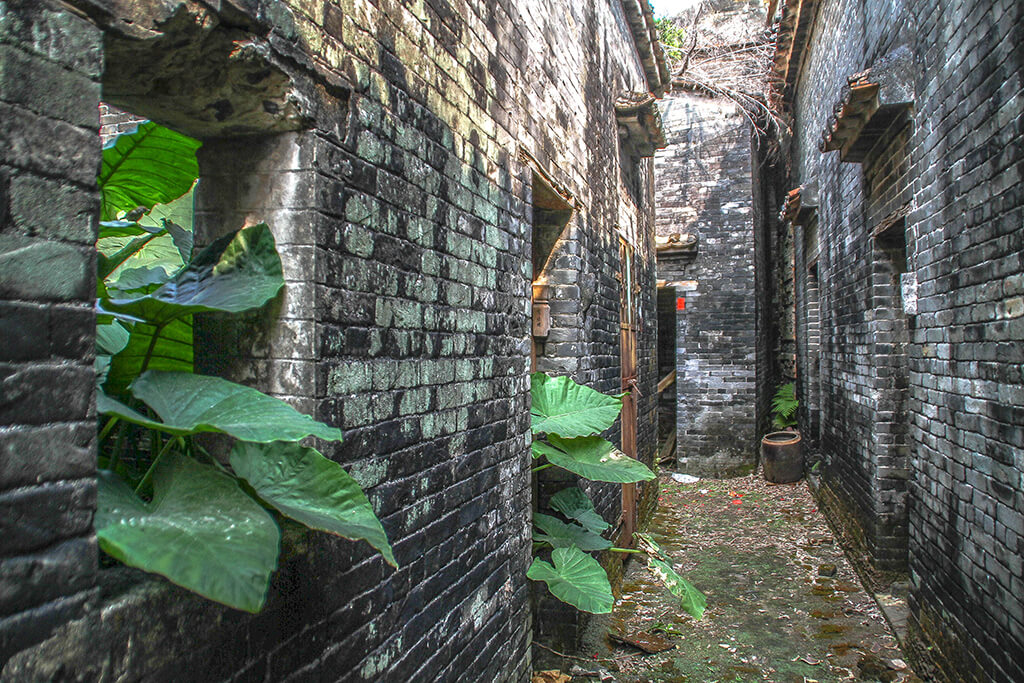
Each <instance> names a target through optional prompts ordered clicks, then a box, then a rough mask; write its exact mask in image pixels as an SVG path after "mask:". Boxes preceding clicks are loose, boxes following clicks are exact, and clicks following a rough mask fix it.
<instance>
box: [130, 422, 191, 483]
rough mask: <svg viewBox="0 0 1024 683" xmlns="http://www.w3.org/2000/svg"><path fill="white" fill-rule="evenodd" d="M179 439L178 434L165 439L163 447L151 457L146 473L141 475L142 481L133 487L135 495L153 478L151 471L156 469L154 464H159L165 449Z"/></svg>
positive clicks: (180, 439)
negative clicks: (151, 461) (151, 460)
mask: <svg viewBox="0 0 1024 683" xmlns="http://www.w3.org/2000/svg"><path fill="white" fill-rule="evenodd" d="M179 441H182V438H181V437H180V436H179V437H176V438H172V439H168V440H167V443H165V444H164V447H163V448H161V449H160V452H159V453H157V455H156V457H155V458H153V464H152V465H150V466H149V469H148V470H146V474H145V475H144V476H143V477H142V481H140V482H139V485H138V486H136V487H135V495H139V492H140V491H141V490H142V487H144V486H145V485H146V484H147V483H149V480H150V479H152V478H153V472H155V471H156V466H157V465H158V464H160V460H161V459H162V458H163V457H164V455H165V454H166V453H167V451H169V450H171V446H173V445H174V444H175V443H177V442H179Z"/></svg>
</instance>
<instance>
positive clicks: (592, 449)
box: [537, 434, 657, 484]
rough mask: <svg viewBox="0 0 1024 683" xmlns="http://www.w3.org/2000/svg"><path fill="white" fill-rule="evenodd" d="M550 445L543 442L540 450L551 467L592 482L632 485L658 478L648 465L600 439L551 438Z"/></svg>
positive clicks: (590, 437)
mask: <svg viewBox="0 0 1024 683" xmlns="http://www.w3.org/2000/svg"><path fill="white" fill-rule="evenodd" d="M548 442H549V443H543V442H540V445H539V446H538V448H537V450H539V451H540V452H541V453H543V454H544V456H545V457H546V458H547V459H548V462H549V463H551V464H552V465H555V466H556V467H561V468H562V469H564V470H569V471H570V472H572V473H573V474H578V475H580V476H581V477H584V478H586V479H590V480H592V481H608V482H612V483H615V484H632V483H636V482H638V481H645V480H647V479H654V478H655V477H656V476H657V475H656V474H654V472H652V471H651V470H650V469H648V467H647V465H645V464H643V463H642V462H640V461H639V460H636V459H634V458H631V457H629V456H628V455H626V454H625V453H623V452H622V451H620V450H618V449H617V448H615V446H614V445H612V443H611V442H609V441H605V440H604V439H602V438H601V437H599V436H581V437H577V438H575V439H563V438H560V437H558V436H556V435H554V434H549V435H548Z"/></svg>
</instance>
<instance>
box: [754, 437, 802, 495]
mask: <svg viewBox="0 0 1024 683" xmlns="http://www.w3.org/2000/svg"><path fill="white" fill-rule="evenodd" d="M761 464H762V465H763V467H764V478H765V479H767V480H768V481H770V482H774V483H776V484H788V483H790V482H793V481H797V480H798V479H800V478H801V477H802V476H804V451H803V446H802V445H801V443H800V432H772V433H770V434H765V435H764V438H763V439H761Z"/></svg>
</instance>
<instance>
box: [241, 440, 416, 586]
mask: <svg viewBox="0 0 1024 683" xmlns="http://www.w3.org/2000/svg"><path fill="white" fill-rule="evenodd" d="M231 466H232V467H233V468H234V470H235V473H236V474H237V475H238V476H239V477H241V478H242V479H245V480H246V481H247V482H249V485H250V486H252V488H253V490H254V491H256V493H257V494H258V495H259V497H260V498H262V499H263V500H264V501H266V502H267V503H269V504H270V505H273V506H274V507H275V508H277V509H278V510H279V511H280V512H282V513H283V514H285V515H287V516H288V517H291V518H292V519H294V520H295V521H297V522H301V523H302V524H305V525H306V526H308V527H309V528H310V529H317V530H319V531H326V532H327V533H331V534H336V535H338V536H344V537H345V538H348V539H350V540H353V541H358V540H364V541H366V542H367V543H369V544H370V545H371V546H373V547H374V548H376V549H377V550H379V551H380V553H381V555H383V556H384V559H385V560H387V562H388V564H390V565H391V566H392V567H397V566H398V565H397V563H396V562H395V556H394V553H393V552H392V550H391V545H390V544H389V543H388V538H387V535H386V534H385V533H384V527H382V526H381V524H380V520H378V519H377V516H376V515H375V514H374V513H373V508H372V507H370V501H369V500H367V499H366V495H365V494H364V493H363V490H362V489H361V488H359V484H357V483H356V480H355V479H353V478H352V477H351V476H349V474H348V472H346V471H345V470H343V469H342V468H341V465H339V464H338V463H336V462H333V461H331V460H328V459H327V458H325V457H324V456H323V455H322V454H321V453H320V452H319V451H317V450H315V449H313V448H306V447H304V446H300V445H299V444H296V443H282V442H277V443H270V444H258V443H250V442H247V441H238V442H236V443H235V446H234V448H233V449H232V450H231Z"/></svg>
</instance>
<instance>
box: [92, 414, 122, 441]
mask: <svg viewBox="0 0 1024 683" xmlns="http://www.w3.org/2000/svg"><path fill="white" fill-rule="evenodd" d="M118 419H119V418H117V417H111V418H110V419H109V420H107V424H105V425H103V429H102V430H101V431H100V435H99V436H98V437H97V441H103V440H104V439H105V438H107V435H108V434H110V431H111V430H112V429H113V428H114V427H116V426H117V421H118Z"/></svg>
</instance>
